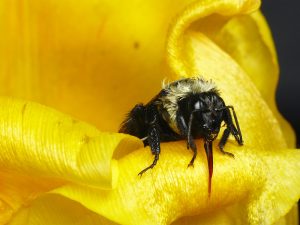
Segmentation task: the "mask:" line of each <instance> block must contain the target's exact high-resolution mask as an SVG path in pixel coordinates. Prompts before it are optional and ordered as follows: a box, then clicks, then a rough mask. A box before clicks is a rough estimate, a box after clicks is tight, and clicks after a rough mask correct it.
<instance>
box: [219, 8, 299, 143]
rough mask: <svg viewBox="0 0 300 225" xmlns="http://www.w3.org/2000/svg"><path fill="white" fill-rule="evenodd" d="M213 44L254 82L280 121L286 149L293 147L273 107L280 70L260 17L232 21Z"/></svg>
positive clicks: (290, 132) (288, 130)
mask: <svg viewBox="0 0 300 225" xmlns="http://www.w3.org/2000/svg"><path fill="white" fill-rule="evenodd" d="M214 40H215V42H216V43H217V44H218V45H219V46H220V47H221V48H222V50H223V51H225V52H226V53H228V54H229V55H230V56H231V57H232V58H233V59H234V60H235V61H236V62H237V63H238V64H239V66H240V67H242V68H243V70H244V71H245V72H246V73H247V75H248V76H249V77H250V78H251V80H252V81H253V82H254V84H255V85H256V88H257V89H258V90H259V92H260V94H261V95H262V97H263V98H264V100H265V101H266V102H267V104H268V106H269V107H270V108H271V110H272V112H273V113H274V115H275V117H276V119H277V120H278V121H279V123H280V126H281V128H282V130H283V134H284V136H285V139H286V140H287V143H288V144H289V147H294V146H295V143H296V138H295V134H294V132H293V130H292V128H291V126H290V125H289V124H288V123H287V121H286V120H285V119H284V118H283V117H282V116H281V115H280V113H279V112H278V109H277V107H276V103H275V89H276V85H277V82H278V75H279V68H278V62H277V55H276V52H275V47H274V43H273V40H272V37H271V34H270V30H269V28H268V25H267V23H266V21H265V19H264V17H263V16H262V14H261V13H260V12H254V13H252V14H250V15H242V16H237V17H235V18H232V19H231V20H229V21H228V22H227V23H226V24H225V25H224V26H223V27H222V29H220V31H219V32H218V34H217V35H216V37H215V38H214Z"/></svg>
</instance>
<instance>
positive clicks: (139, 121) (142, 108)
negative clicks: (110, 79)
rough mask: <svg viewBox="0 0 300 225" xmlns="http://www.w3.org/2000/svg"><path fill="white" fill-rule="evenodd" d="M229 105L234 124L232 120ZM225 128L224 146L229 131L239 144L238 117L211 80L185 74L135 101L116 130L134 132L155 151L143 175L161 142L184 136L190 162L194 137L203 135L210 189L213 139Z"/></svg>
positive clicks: (240, 141)
mask: <svg viewBox="0 0 300 225" xmlns="http://www.w3.org/2000/svg"><path fill="white" fill-rule="evenodd" d="M230 109H232V112H233V116H234V119H235V124H234V123H233V121H232V117H231V113H230ZM223 122H224V123H225V125H226V129H225V130H224V133H223V135H222V137H221V140H220V142H219V148H220V150H221V151H222V152H223V153H226V154H228V155H230V156H233V154H232V153H229V152H225V151H224V150H223V148H224V145H225V143H226V141H227V139H228V137H229V135H230V134H233V135H234V137H235V139H236V141H237V142H238V143H239V144H240V145H242V144H243V139H242V134H241V131H240V128H239V124H238V120H237V117H236V114H235V112H234V109H233V107H232V106H226V105H225V103H224V101H223V99H222V98H221V97H220V95H219V92H218V91H217V89H216V88H215V85H214V84H213V83H212V82H211V81H205V80H204V79H202V78H186V79H182V80H178V81H175V82H173V83H170V84H168V85H165V86H164V87H163V89H162V90H161V92H160V93H159V94H158V95H157V96H155V97H154V98H153V99H152V100H151V101H150V102H149V103H148V104H146V105H143V104H137V105H136V106H135V107H134V108H133V109H132V110H131V111H130V112H129V114H128V115H127V118H126V119H125V121H124V122H123V123H122V126H121V129H120V131H119V132H121V133H127V134H131V135H134V136H136V137H138V138H140V139H142V140H143V142H144V144H145V146H147V145H149V146H150V148H151V151H152V154H153V155H155V158H154V161H153V163H152V164H151V165H150V166H148V167H147V168H145V169H144V170H142V171H141V172H140V173H139V175H142V174H143V173H144V172H146V171H147V170H148V169H150V168H153V167H154V166H155V165H156V163H157V161H158V159H159V153H160V142H168V141H176V140H187V148H191V149H192V151H193V153H194V155H193V157H192V159H191V161H190V163H189V166H193V163H194V160H195V158H196V156H197V147H196V145H195V142H194V139H196V138H202V139H204V148H205V152H206V155H207V160H208V166H209V191H210V183H211V177H212V172H213V156H212V142H213V140H215V139H216V137H217V136H218V133H219V131H220V128H221V124H222V123H223Z"/></svg>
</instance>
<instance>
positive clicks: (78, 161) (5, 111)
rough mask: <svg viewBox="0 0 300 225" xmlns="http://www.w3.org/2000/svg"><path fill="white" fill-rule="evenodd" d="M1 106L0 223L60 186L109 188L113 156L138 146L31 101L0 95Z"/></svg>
mask: <svg viewBox="0 0 300 225" xmlns="http://www.w3.org/2000/svg"><path fill="white" fill-rule="evenodd" d="M0 106H1V107H0V136H1V139H0V147H1V155H0V167H1V168H2V169H1V175H0V179H1V181H2V182H1V183H2V184H3V185H2V186H1V195H0V196H1V198H0V199H1V201H2V205H3V207H2V209H3V212H4V211H5V212H6V214H7V216H4V217H2V218H1V219H0V221H1V220H3V221H5V220H6V219H7V217H9V216H10V215H11V213H13V212H14V211H16V210H18V208H19V207H20V206H21V205H23V204H25V203H26V202H30V201H31V200H32V199H34V198H35V197H36V196H38V195H39V194H40V193H42V192H45V191H49V190H51V189H53V188H54V187H58V186H60V185H62V184H64V183H68V182H74V183H83V184H85V185H92V186H97V187H98V188H101V189H103V188H104V189H108V188H112V187H113V186H115V185H116V182H117V179H118V169H117V167H113V166H112V164H114V163H115V162H114V160H112V157H113V156H114V157H115V158H118V157H120V156H121V155H122V154H126V153H127V152H128V151H133V150H134V149H138V148H141V147H142V146H143V145H142V142H141V141H140V140H139V139H137V138H134V137H131V136H128V135H123V134H112V133H111V134H110V133H102V132H99V131H98V130H97V129H96V128H94V127H92V126H90V125H88V124H86V123H83V122H79V121H77V120H75V119H73V118H71V117H68V116H66V115H63V114H61V113H59V112H57V111H55V110H52V109H50V108H47V107H44V106H41V105H39V104H36V103H32V102H28V101H21V100H16V99H12V98H4V97H2V98H0ZM119 149H121V151H119ZM115 151H116V152H115ZM2 215H4V214H2Z"/></svg>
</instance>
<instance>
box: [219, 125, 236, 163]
mask: <svg viewBox="0 0 300 225" xmlns="http://www.w3.org/2000/svg"><path fill="white" fill-rule="evenodd" d="M229 135H230V130H229V129H228V128H226V129H225V130H224V133H223V135H222V137H221V140H220V142H219V149H220V151H221V152H222V153H223V154H226V155H229V156H231V157H233V158H234V154H232V153H231V152H226V151H224V146H225V144H226V142H227V139H228V137H229Z"/></svg>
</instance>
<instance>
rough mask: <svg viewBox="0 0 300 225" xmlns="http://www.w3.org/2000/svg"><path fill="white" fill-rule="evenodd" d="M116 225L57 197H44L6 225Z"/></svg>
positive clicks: (21, 211) (20, 212) (77, 204)
mask: <svg viewBox="0 0 300 225" xmlns="http://www.w3.org/2000/svg"><path fill="white" fill-rule="evenodd" d="M19 224H20V225H21V224H26V225H40V224H55V225H74V224H76V225H94V224H101V225H117V224H116V223H113V222H111V221H109V220H107V219H105V218H103V217H101V216H99V215H98V214H96V213H93V212H91V211H89V210H87V209H86V208H84V207H83V206H81V205H80V204H79V203H77V202H74V201H71V200H69V199H66V198H63V197H61V196H58V195H53V194H52V195H51V194H50V195H49V194H48V195H45V196H42V197H40V198H38V199H36V200H35V201H33V202H32V203H31V204H30V206H28V207H26V208H23V209H22V210H20V211H19V212H18V213H17V214H16V215H15V216H14V218H13V219H12V220H11V221H10V222H9V223H8V225H19Z"/></svg>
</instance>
